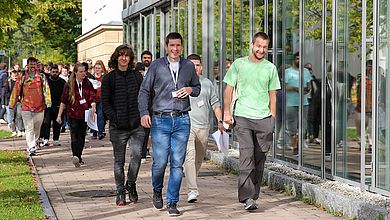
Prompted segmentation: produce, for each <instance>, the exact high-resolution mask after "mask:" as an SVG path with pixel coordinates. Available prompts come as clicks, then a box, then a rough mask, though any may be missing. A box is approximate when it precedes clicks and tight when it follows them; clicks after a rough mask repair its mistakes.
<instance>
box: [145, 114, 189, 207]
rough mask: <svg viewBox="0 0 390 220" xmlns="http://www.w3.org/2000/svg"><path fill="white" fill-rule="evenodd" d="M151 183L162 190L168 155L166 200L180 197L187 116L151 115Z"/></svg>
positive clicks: (156, 189) (170, 200) (186, 136)
mask: <svg viewBox="0 0 390 220" xmlns="http://www.w3.org/2000/svg"><path fill="white" fill-rule="evenodd" d="M151 135H152V147H153V152H152V156H153V163H152V184H153V188H154V190H155V191H157V192H162V188H163V182H164V173H165V168H166V166H167V163H168V157H169V156H170V175H169V181H168V189H167V199H166V201H167V204H176V203H177V202H178V201H179V192H180V186H181V180H182V177H183V163H184V160H185V156H186V149H187V142H188V137H189V135H190V117H189V116H188V114H186V115H181V116H160V115H153V117H152V127H151Z"/></svg>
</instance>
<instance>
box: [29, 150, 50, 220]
mask: <svg viewBox="0 0 390 220" xmlns="http://www.w3.org/2000/svg"><path fill="white" fill-rule="evenodd" d="M27 157H28V160H29V162H30V164H31V167H32V169H33V172H34V175H35V177H36V180H37V187H38V195H39V198H40V200H41V207H42V209H43V212H44V213H45V216H46V218H47V219H51V220H57V216H56V214H55V212H54V209H53V207H52V206H51V203H50V200H49V197H48V196H47V194H46V191H45V188H44V187H43V184H42V181H41V179H40V178H39V175H38V171H37V169H36V167H35V163H34V160H33V159H32V157H30V156H28V155H27Z"/></svg>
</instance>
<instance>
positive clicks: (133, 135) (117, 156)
mask: <svg viewBox="0 0 390 220" xmlns="http://www.w3.org/2000/svg"><path fill="white" fill-rule="evenodd" d="M144 138H145V131H144V128H143V127H141V126H138V127H137V128H135V129H133V130H118V129H116V128H113V127H110V141H111V143H112V147H113V149H114V160H115V161H114V177H115V184H116V189H117V191H118V192H121V193H122V192H124V190H125V172H124V166H125V157H126V146H127V144H128V145H129V150H130V158H129V159H130V161H129V169H128V171H127V182H128V183H135V182H136V180H137V176H138V171H139V168H140V165H141V152H142V145H143V141H144Z"/></svg>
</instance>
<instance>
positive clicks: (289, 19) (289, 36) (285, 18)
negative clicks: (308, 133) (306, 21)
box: [275, 0, 300, 163]
mask: <svg viewBox="0 0 390 220" xmlns="http://www.w3.org/2000/svg"><path fill="white" fill-rule="evenodd" d="M299 7H300V6H299V1H294V0H287V1H286V0H284V1H282V0H281V1H278V6H277V8H278V17H277V31H278V33H277V35H278V38H279V39H281V40H278V41H277V43H278V44H277V45H278V60H279V51H280V49H279V48H281V49H282V50H281V51H280V52H281V55H282V56H281V59H280V60H281V62H280V63H278V64H277V65H278V70H279V78H280V80H281V82H282V84H281V85H282V90H280V91H278V93H277V113H276V115H277V118H276V132H275V137H276V138H275V140H276V144H277V148H276V157H277V158H280V159H283V160H286V161H289V162H292V163H297V162H298V160H297V159H298V157H297V155H298V154H297V153H298V151H297V149H298V139H299V137H298V136H297V134H296V130H297V127H296V126H295V125H294V123H295V122H296V123H297V120H298V117H296V119H297V120H294V118H293V116H292V114H293V112H294V109H296V108H299V107H298V106H299V105H298V106H296V105H295V104H296V102H297V100H296V96H295V95H298V103H299V93H297V92H295V93H296V94H293V93H294V91H293V89H294V88H293V87H297V86H298V87H299V81H300V75H299V74H298V75H297V74H296V71H295V70H294V68H293V67H292V66H293V64H294V62H295V61H296V60H294V58H293V57H294V56H293V55H294V54H295V53H296V52H298V51H299ZM279 45H280V46H279ZM296 58H297V59H298V61H299V55H298V57H296ZM286 74H287V75H288V77H286ZM296 82H298V85H296ZM298 91H299V89H298ZM287 93H289V94H287ZM289 97H290V98H289ZM294 97H295V98H294ZM293 102H294V103H295V104H294V106H293ZM287 106H290V110H291V111H289V113H290V114H288V111H287ZM295 112H297V111H295ZM287 122H289V127H287Z"/></svg>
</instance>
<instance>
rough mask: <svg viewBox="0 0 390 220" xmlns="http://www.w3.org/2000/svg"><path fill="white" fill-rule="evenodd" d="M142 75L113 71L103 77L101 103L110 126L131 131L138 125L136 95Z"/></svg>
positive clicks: (128, 71) (130, 71)
mask: <svg viewBox="0 0 390 220" xmlns="http://www.w3.org/2000/svg"><path fill="white" fill-rule="evenodd" d="M141 83H142V75H141V74H139V72H136V71H134V70H130V69H129V70H127V71H120V70H113V71H111V72H109V73H108V74H106V75H104V76H103V80H102V87H101V88H102V91H101V102H102V106H103V111H104V113H105V114H106V115H107V117H108V118H109V120H110V126H112V127H114V128H116V129H120V130H131V129H134V128H137V127H138V126H139V125H140V122H141V119H140V116H139V111H138V93H139V88H140V86H141Z"/></svg>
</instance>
